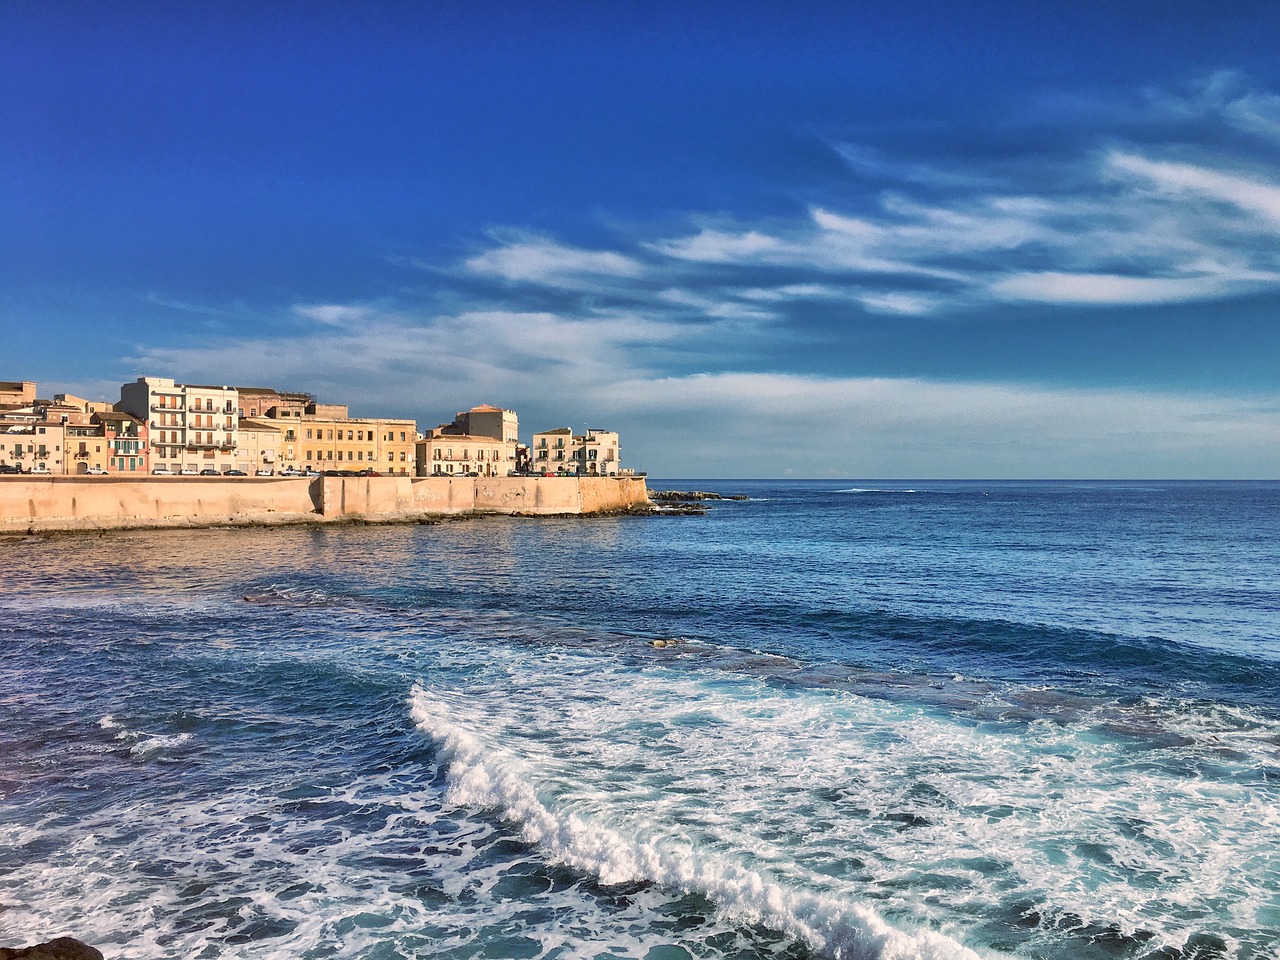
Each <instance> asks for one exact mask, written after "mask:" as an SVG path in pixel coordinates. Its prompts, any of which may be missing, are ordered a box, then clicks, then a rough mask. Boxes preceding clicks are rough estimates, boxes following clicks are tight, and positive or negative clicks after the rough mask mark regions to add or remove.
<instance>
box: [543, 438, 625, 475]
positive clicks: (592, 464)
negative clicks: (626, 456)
mask: <svg viewBox="0 0 1280 960" xmlns="http://www.w3.org/2000/svg"><path fill="white" fill-rule="evenodd" d="M529 457H530V469H531V470H532V471H533V472H534V473H570V474H575V475H583V476H616V475H617V474H618V473H619V472H623V471H622V470H621V462H622V460H621V450H620V445H619V441H618V435H617V434H616V433H614V432H613V431H611V430H596V429H588V430H587V432H586V433H585V434H581V435H577V436H575V435H574V432H573V430H572V429H571V428H570V427H558V428H557V429H555V430H545V431H543V432H542V433H535V434H534V435H533V447H532V448H531V449H530V451H529Z"/></svg>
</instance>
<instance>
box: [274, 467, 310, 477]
mask: <svg viewBox="0 0 1280 960" xmlns="http://www.w3.org/2000/svg"><path fill="white" fill-rule="evenodd" d="M280 476H282V477H305V476H306V474H305V473H303V472H302V471H301V470H299V469H298V468H297V467H285V468H284V469H283V470H281V471H280Z"/></svg>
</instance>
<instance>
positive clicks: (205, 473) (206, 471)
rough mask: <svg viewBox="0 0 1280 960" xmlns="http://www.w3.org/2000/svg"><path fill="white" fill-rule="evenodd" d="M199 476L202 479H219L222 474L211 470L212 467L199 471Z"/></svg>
mask: <svg viewBox="0 0 1280 960" xmlns="http://www.w3.org/2000/svg"><path fill="white" fill-rule="evenodd" d="M182 472H183V473H186V472H187V471H185V470H183V471H182ZM200 476H202V477H220V476H222V474H220V473H218V471H217V470H215V469H213V467H205V468H204V469H203V470H201V471H200Z"/></svg>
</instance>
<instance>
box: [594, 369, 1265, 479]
mask: <svg viewBox="0 0 1280 960" xmlns="http://www.w3.org/2000/svg"><path fill="white" fill-rule="evenodd" d="M611 396H612V398H613V406H612V408H611V412H613V413H615V414H617V415H619V416H622V415H625V413H626V412H627V411H634V410H635V409H636V408H637V406H639V407H641V408H643V409H644V410H645V412H646V414H647V415H648V416H650V417H652V418H654V419H658V418H662V422H664V423H666V424H668V430H666V431H664V433H663V434H662V436H661V437H660V438H655V440H656V442H650V441H648V440H646V439H645V438H643V437H638V438H634V439H631V441H630V447H631V449H632V450H633V451H634V452H635V455H636V456H637V457H639V458H640V459H641V460H642V461H644V460H646V459H648V458H650V457H653V456H655V455H656V454H658V453H659V452H660V451H661V452H663V453H667V455H668V456H678V457H679V458H683V462H681V461H680V460H677V463H676V464H675V465H674V469H673V467H672V466H668V465H667V464H662V465H661V468H662V469H665V470H667V471H670V472H666V473H665V475H667V476H712V475H716V474H715V473H714V471H716V470H717V469H720V470H723V471H725V472H724V473H722V474H720V475H724V476H761V477H763V476H772V477H776V476H783V475H784V474H785V472H786V471H788V470H789V471H791V472H793V473H794V474H795V475H797V476H842V477H888V476H899V477H902V476H915V477H927V476H935V477H937V476H949V477H976V478H981V477H1070V478H1079V477H1111V478H1122V477H1129V478H1135V477H1150V476H1170V477H1176V476H1184V477H1229V476H1253V477H1266V476H1274V475H1275V474H1276V472H1277V470H1278V469H1280V450H1277V449H1276V446H1275V444H1274V437H1275V436H1276V435H1277V431H1280V409H1277V406H1276V404H1275V403H1274V401H1273V400H1272V399H1271V398H1267V397H1245V398H1223V397H1215V396H1212V395H1207V394H1199V393H1178V392H1168V391H1166V392H1159V391H1151V392H1144V391H1136V390H1082V389H1068V388H1053V387H1037V386H1034V385H1011V384H991V383H946V382H939V381H933V380H927V379H919V378H817V377H803V376H795V375H786V374H752V373H722V374H705V375H699V376H691V377H679V378H663V379H661V380H657V381H654V380H636V381H631V382H625V383H621V384H619V385H618V387H617V388H616V389H615V390H614V391H612V393H611ZM682 411H684V412H688V411H696V412H697V416H696V417H688V416H681V415H680V414H681V412H682ZM1269 438H1270V439H1269ZM626 439H627V438H626V437H625V436H624V440H626ZM655 469H659V467H655Z"/></svg>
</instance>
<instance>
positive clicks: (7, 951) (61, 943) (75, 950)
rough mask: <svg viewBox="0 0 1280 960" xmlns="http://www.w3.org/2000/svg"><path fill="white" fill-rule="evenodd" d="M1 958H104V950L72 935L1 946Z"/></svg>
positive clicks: (40, 959) (96, 959)
mask: <svg viewBox="0 0 1280 960" xmlns="http://www.w3.org/2000/svg"><path fill="white" fill-rule="evenodd" d="M0 960H103V958H102V951H100V950H97V949H95V948H94V947H91V946H89V945H88V944H87V943H81V942H80V941H79V940H75V939H73V938H71V937H56V938H55V939H53V940H50V941H48V942H47V943H37V944H36V945H35V946H34V947H0Z"/></svg>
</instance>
